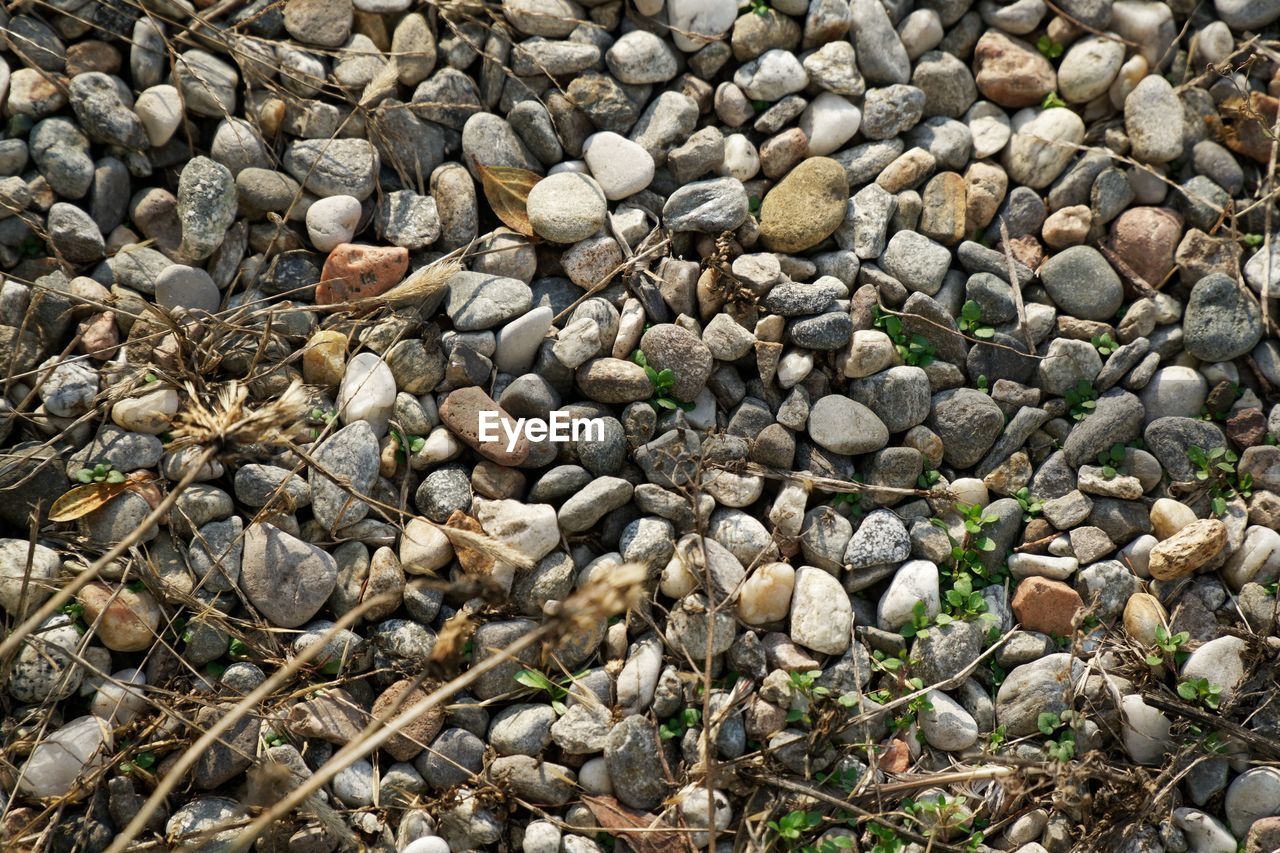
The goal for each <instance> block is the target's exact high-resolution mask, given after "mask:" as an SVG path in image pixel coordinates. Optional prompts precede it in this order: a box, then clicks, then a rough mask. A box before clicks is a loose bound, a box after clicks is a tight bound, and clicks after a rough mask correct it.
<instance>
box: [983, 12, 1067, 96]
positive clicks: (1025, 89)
mask: <svg viewBox="0 0 1280 853" xmlns="http://www.w3.org/2000/svg"><path fill="white" fill-rule="evenodd" d="M973 65H974V80H975V82H976V83H977V85H978V90H979V91H980V92H982V95H983V97H986V98H990V99H991V100H992V101H995V102H996V103H997V104H999V105H1000V106H1002V107H1032V106H1039V105H1040V102H1041V101H1043V100H1044V98H1045V96H1046V95H1048V94H1049V93H1050V92H1052V91H1054V90H1055V89H1057V87H1058V81H1057V75H1056V74H1055V73H1054V70H1053V66H1052V65H1050V64H1049V60H1047V59H1045V58H1044V57H1043V56H1041V55H1040V53H1039V52H1037V51H1036V49H1035V48H1034V47H1032V46H1031V45H1029V44H1027V43H1026V42H1024V41H1021V40H1019V39H1013V38H1010V37H1009V36H1006V35H1005V34H1004V33H1002V32H1000V31H999V30H989V31H987V32H986V33H984V34H983V36H982V38H980V39H978V44H977V46H976V47H975V48H974V53H973Z"/></svg>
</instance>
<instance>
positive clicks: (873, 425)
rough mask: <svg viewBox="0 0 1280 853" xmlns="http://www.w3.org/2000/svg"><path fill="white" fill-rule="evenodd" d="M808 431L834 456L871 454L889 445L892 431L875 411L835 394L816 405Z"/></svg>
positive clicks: (811, 412) (812, 411) (812, 410)
mask: <svg viewBox="0 0 1280 853" xmlns="http://www.w3.org/2000/svg"><path fill="white" fill-rule="evenodd" d="M808 432H809V436H810V438H812V439H813V440H814V441H815V442H817V443H818V444H819V445H821V446H822V447H825V448H826V449H828V450H830V451H832V452H834V453H844V454H851V455H852V454H858V453H869V452H872V451H875V450H879V449H880V448H882V447H884V446H885V445H886V444H888V443H889V430H888V429H887V428H886V427H885V425H884V422H883V421H881V420H880V419H879V418H878V417H876V415H875V413H874V412H872V411H871V410H870V409H868V408H867V407H866V406H864V405H862V404H861V403H858V402H855V401H854V400H850V399H849V398H848V397H844V396H840V395H835V394H829V395H827V396H825V397H823V398H821V399H819V400H817V401H816V402H815V403H814V404H813V408H812V409H811V410H810V412H809V424H808Z"/></svg>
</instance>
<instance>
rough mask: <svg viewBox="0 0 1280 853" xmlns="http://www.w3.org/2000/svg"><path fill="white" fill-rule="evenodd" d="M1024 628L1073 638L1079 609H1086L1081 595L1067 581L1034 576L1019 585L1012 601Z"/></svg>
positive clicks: (1015, 613) (1015, 612)
mask: <svg viewBox="0 0 1280 853" xmlns="http://www.w3.org/2000/svg"><path fill="white" fill-rule="evenodd" d="M1012 607H1013V613H1014V616H1016V617H1017V619H1018V622H1020V623H1021V624H1022V627H1023V628H1025V629H1027V630H1029V631H1040V632H1042V633H1045V634H1053V635H1056V636H1060V637H1070V636H1071V634H1072V633H1073V631H1074V630H1075V629H1074V626H1073V620H1074V618H1075V615H1076V612H1077V611H1079V610H1081V609H1083V608H1084V602H1083V601H1082V600H1081V598H1080V594H1079V593H1078V592H1076V591H1075V590H1074V589H1072V588H1071V587H1069V586H1067V585H1066V584H1064V583H1061V582H1059V581H1054V580H1048V579H1047V578H1041V577H1030V578H1026V579H1025V580H1023V581H1022V582H1021V583H1019V584H1018V589H1017V591H1016V593H1015V594H1014V597H1013V602H1012Z"/></svg>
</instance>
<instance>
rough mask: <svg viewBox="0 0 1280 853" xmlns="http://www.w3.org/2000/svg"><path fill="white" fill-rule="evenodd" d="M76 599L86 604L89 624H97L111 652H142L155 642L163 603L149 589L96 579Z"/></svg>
mask: <svg viewBox="0 0 1280 853" xmlns="http://www.w3.org/2000/svg"><path fill="white" fill-rule="evenodd" d="M76 600H77V601H78V602H79V603H80V605H81V606H82V607H84V618H85V621H86V623H88V624H90V625H94V626H95V632H96V634H97V636H98V639H100V640H101V641H102V644H103V645H104V646H106V647H107V648H109V649H111V650H112V651H117V652H136V651H141V650H143V649H147V648H150V647H151V644H152V643H154V642H155V639H156V630H157V629H158V628H159V625H160V606H159V605H158V604H157V603H156V600H155V597H154V596H152V595H151V593H150V592H147V591H146V590H140V591H137V592H135V591H133V590H131V589H129V588H127V587H121V588H119V589H112V588H111V587H110V586H108V585H107V584H105V583H100V582H95V583H91V584H89V585H88V586H86V587H84V588H83V589H82V590H80V592H79V593H78V595H77V596H76Z"/></svg>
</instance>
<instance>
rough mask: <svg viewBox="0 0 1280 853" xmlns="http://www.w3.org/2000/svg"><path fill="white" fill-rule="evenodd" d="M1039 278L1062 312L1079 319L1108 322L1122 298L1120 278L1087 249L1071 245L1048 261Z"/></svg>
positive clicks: (1098, 255)
mask: <svg viewBox="0 0 1280 853" xmlns="http://www.w3.org/2000/svg"><path fill="white" fill-rule="evenodd" d="M1040 279H1041V281H1043V282H1044V286H1045V290H1047V291H1048V292H1049V296H1050V297H1051V298H1052V299H1053V301H1054V303H1055V304H1057V306H1058V307H1059V308H1060V309H1061V310H1062V311H1063V312H1065V313H1067V314H1070V315H1071V316H1073V317H1078V318H1079V319H1082V320H1110V319H1111V318H1112V317H1113V316H1114V315H1115V313H1116V311H1117V310H1118V309H1119V308H1120V305H1121V303H1122V301H1123V299H1124V289H1123V287H1122V286H1121V284H1120V277H1119V276H1117V275H1116V273H1115V271H1114V270H1113V269H1111V265H1110V264H1108V263H1107V260H1106V258H1104V257H1103V256H1102V253H1100V252H1099V251H1098V250H1097V249H1094V248H1092V247H1091V246H1072V247H1071V248H1069V249H1065V250H1063V251H1061V252H1059V253H1058V254H1056V255H1054V256H1053V257H1051V258H1049V260H1047V261H1045V263H1044V265H1043V266H1042V267H1041V268H1040Z"/></svg>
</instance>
